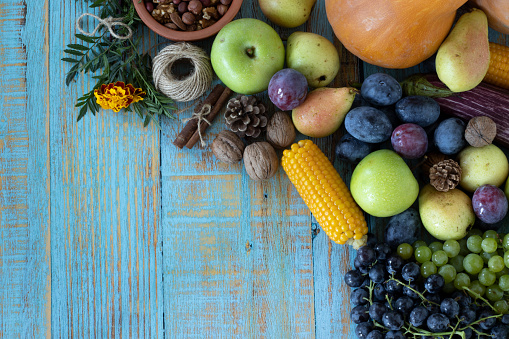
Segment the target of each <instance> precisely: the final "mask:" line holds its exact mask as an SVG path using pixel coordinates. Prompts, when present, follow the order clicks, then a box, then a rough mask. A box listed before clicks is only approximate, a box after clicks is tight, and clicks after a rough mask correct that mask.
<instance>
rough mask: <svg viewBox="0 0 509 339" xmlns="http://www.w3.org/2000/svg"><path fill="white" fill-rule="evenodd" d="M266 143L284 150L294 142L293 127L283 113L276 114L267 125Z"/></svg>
mask: <svg viewBox="0 0 509 339" xmlns="http://www.w3.org/2000/svg"><path fill="white" fill-rule="evenodd" d="M266 133H267V141H268V142H270V143H271V144H272V145H273V146H274V147H277V148H286V147H288V146H290V145H291V144H292V142H293V141H294V140H295V136H296V133H295V126H293V122H292V119H291V118H290V116H289V115H288V114H286V113H285V112H281V111H279V112H276V113H274V115H273V116H272V118H270V120H269V122H268V124H267V132H266Z"/></svg>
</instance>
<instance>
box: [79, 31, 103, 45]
mask: <svg viewBox="0 0 509 339" xmlns="http://www.w3.org/2000/svg"><path fill="white" fill-rule="evenodd" d="M74 36H76V38H78V39H80V40H83V41H85V42H88V43H90V44H91V43H94V42H95V40H97V39H99V38H100V37H95V36H87V35H83V34H79V33H76V34H75V35H74Z"/></svg>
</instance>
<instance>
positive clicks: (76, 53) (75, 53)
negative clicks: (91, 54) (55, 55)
mask: <svg viewBox="0 0 509 339" xmlns="http://www.w3.org/2000/svg"><path fill="white" fill-rule="evenodd" d="M64 52H65V53H68V54H72V55H77V56H83V53H81V52H78V51H75V50H74V49H64Z"/></svg>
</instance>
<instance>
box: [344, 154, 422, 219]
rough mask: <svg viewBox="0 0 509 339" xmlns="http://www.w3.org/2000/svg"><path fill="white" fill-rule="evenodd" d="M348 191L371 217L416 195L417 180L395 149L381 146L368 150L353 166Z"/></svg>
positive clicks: (391, 210)
mask: <svg viewBox="0 0 509 339" xmlns="http://www.w3.org/2000/svg"><path fill="white" fill-rule="evenodd" d="M350 191H351V193H352V196H353V198H354V200H355V201H356V202H357V204H358V205H359V206H360V208H362V209H363V210H364V211H366V212H367V213H369V214H371V215H373V216H375V217H390V216H393V215H396V214H398V213H401V212H403V211H404V210H406V209H407V208H409V207H410V206H411V205H412V204H413V203H414V201H415V200H416V199H417V195H418V194H419V184H418V183H417V180H416V179H415V177H414V175H413V173H412V171H411V170H410V168H408V166H407V164H406V163H405V161H404V160H403V158H401V157H400V156H399V155H398V154H397V153H396V152H394V151H391V150H387V149H382V150H378V151H375V152H372V153H370V154H368V155H367V156H366V157H365V158H364V159H362V160H361V162H360V163H359V164H358V165H357V166H356V167H355V169H354V171H353V173H352V179H351V181H350Z"/></svg>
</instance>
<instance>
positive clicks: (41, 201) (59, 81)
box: [0, 0, 507, 338]
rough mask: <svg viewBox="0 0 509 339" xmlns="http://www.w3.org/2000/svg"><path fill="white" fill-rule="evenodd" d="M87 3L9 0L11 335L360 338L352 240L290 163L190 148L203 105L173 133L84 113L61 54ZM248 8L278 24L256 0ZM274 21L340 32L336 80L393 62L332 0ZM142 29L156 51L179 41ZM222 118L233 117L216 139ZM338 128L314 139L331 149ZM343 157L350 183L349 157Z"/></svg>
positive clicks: (1, 110)
mask: <svg viewBox="0 0 509 339" xmlns="http://www.w3.org/2000/svg"><path fill="white" fill-rule="evenodd" d="M88 5H89V3H88V2H87V1H82V0H77V1H76V0H65V1H56V0H53V1H50V0H37V1H36V0H28V1H21V0H15V1H6V0H1V1H0V13H1V20H0V87H1V88H2V93H1V102H0V239H1V242H0V338H43V337H50V336H52V337H55V338H119V337H123V338H128V337H133V338H163V337H166V338H205V337H209V338H219V337H225V338H226V337H229V338H313V337H316V338H353V337H354V336H353V332H352V331H353V326H352V325H351V324H350V321H349V311H350V306H349V303H348V295H349V293H348V292H349V291H348V288H347V287H346V286H345V285H344V284H343V283H342V275H343V274H344V272H345V271H346V270H348V269H349V267H350V266H351V263H352V253H353V251H352V250H351V249H350V248H349V247H347V246H340V245H336V244H333V243H331V242H330V241H329V240H328V238H327V236H326V235H325V233H324V232H321V231H320V229H319V227H318V225H317V224H316V222H315V221H314V220H313V219H312V216H311V215H310V212H309V210H308V209H307V207H306V206H305V205H304V203H303V201H302V200H301V198H300V197H299V196H298V193H297V192H296V190H295V189H294V188H293V186H292V185H291V183H290V182H289V180H288V178H287V177H286V175H285V174H284V172H283V171H282V169H279V170H278V172H277V174H276V176H275V177H273V178H272V179H270V180H268V181H264V182H254V181H252V180H250V179H249V177H248V176H247V175H246V172H245V170H244V169H243V167H242V166H241V165H240V164H239V165H225V164H224V163H221V162H218V161H217V160H216V158H215V157H214V156H213V154H212V153H211V151H210V148H209V147H205V148H201V147H195V148H194V149H192V150H187V149H186V150H180V149H177V148H176V147H175V146H174V145H173V144H172V141H173V139H174V138H175V136H176V134H177V133H178V131H179V130H180V129H181V128H182V126H183V124H182V122H181V120H182V119H184V118H188V117H189V116H190V114H191V110H190V109H189V110H184V111H183V112H182V113H180V114H179V116H178V117H177V119H175V120H170V119H166V118H163V119H161V120H160V123H161V126H162V128H161V129H158V128H157V127H156V126H155V125H154V124H151V125H149V126H148V127H147V128H144V127H143V124H142V121H141V120H140V119H139V118H138V117H137V116H135V115H133V114H127V113H113V112H112V111H101V112H100V113H99V114H98V115H97V116H95V117H94V116H92V115H89V116H86V117H85V118H84V119H83V120H82V121H80V122H78V123H77V122H76V117H77V113H78V111H77V109H76V108H75V107H74V104H75V100H76V98H77V96H79V95H81V94H83V93H84V92H87V91H89V89H90V88H91V86H93V84H94V82H93V81H92V80H91V78H90V77H79V78H78V81H76V82H74V83H73V84H72V85H71V86H69V87H66V86H65V84H64V78H65V74H66V72H67V71H68V70H69V65H68V64H65V63H64V62H62V61H61V58H62V57H63V56H64V52H63V50H64V48H65V46H66V45H67V44H69V43H72V42H74V41H75V38H74V33H75V22H76V19H77V17H79V16H80V15H81V14H82V13H84V12H92V13H93V12H94V10H92V9H89V7H88ZM237 17H238V18H240V17H255V18H259V19H261V20H264V21H267V22H268V20H267V19H266V18H265V17H264V16H263V14H262V13H261V10H260V8H259V7H258V3H257V1H256V0H244V4H243V6H242V8H241V11H240V13H239V15H238V16H237ZM273 27H274V28H275V29H276V30H277V31H278V32H279V33H280V35H281V36H282V38H283V39H285V38H286V37H288V36H289V35H290V34H291V33H292V32H293V31H296V30H302V31H311V32H314V33H318V34H321V35H323V36H325V37H327V38H328V39H330V40H331V41H334V43H335V44H336V46H337V47H338V51H339V52H340V57H341V63H342V70H341V72H340V74H339V75H338V77H337V78H336V80H335V82H334V84H333V86H335V87H339V86H345V85H347V84H348V82H349V81H359V80H361V78H362V75H363V74H364V75H367V74H370V73H373V72H376V71H380V69H378V68H376V67H372V66H370V65H363V64H362V63H361V62H359V61H358V60H357V59H356V58H355V57H354V56H352V55H351V54H350V53H348V52H347V51H346V50H345V49H344V48H343V47H342V46H341V44H340V43H339V42H338V41H337V40H335V38H334V35H333V33H332V29H331V27H330V25H329V24H328V22H327V20H326V16H325V5H324V1H323V0H318V2H317V4H316V5H315V7H314V9H313V12H312V14H311V18H310V20H309V22H308V23H306V24H304V25H302V26H300V27H298V28H296V29H291V30H290V29H283V28H280V27H277V26H275V25H273ZM142 33H143V35H144V47H145V49H146V50H149V49H150V48H151V47H153V46H155V45H156V44H158V43H165V42H168V41H167V40H165V39H163V38H161V37H158V36H156V35H155V34H153V33H152V32H150V31H149V30H148V29H145V31H144V32H142ZM492 33H493V32H492ZM493 34H494V33H493ZM493 39H498V41H503V42H506V43H507V41H506V40H503V39H504V37H502V36H500V35H496V34H495V35H493ZM501 39H502V40H501ZM211 43H212V39H208V40H205V41H201V42H198V43H196V44H197V45H198V46H200V47H203V48H204V49H206V50H207V51H210V46H211ZM161 48H162V47H161ZM155 52H156V51H155V49H152V50H151V53H152V54H153V55H154V53H155ZM427 67H428V68H427ZM419 70H420V71H427V70H429V65H428V66H427V65H426V64H423V65H420V66H419V67H416V68H413V69H412V70H402V71H394V72H392V74H394V75H395V76H396V77H398V78H402V77H404V76H405V75H406V74H409V73H412V72H415V71H419ZM216 82H217V80H216ZM262 98H263V99H264V100H265V101H266V102H267V101H268V100H267V97H266V96H262ZM187 105H188V103H186V104H183V103H182V104H179V108H184V107H185V106H187ZM223 129H224V118H223V117H221V118H220V119H218V120H217V121H215V122H214V124H213V126H212V127H211V128H210V129H209V130H208V131H207V134H206V138H205V140H206V142H207V143H208V144H210V142H211V141H212V139H213V138H214V136H215V135H216V134H217V133H218V132H219V131H221V130H223ZM339 136H340V133H337V134H336V135H334V136H332V137H328V138H325V139H320V140H316V142H317V143H318V144H319V146H320V147H321V149H322V150H323V151H324V152H326V154H328V155H329V156H330V157H331V159H332V156H333V148H334V145H335V142H336V141H337V140H338V138H339ZM335 164H336V167H337V168H338V170H339V171H340V174H341V175H342V177H343V178H344V180H345V181H347V182H348V181H349V174H350V173H351V171H352V166H351V165H347V164H340V163H338V162H337V161H336V163H335ZM369 223H370V227H371V229H372V230H373V231H374V232H376V233H378V234H380V233H381V232H382V230H383V223H384V220H380V219H377V220H375V219H373V218H371V219H370V220H369Z"/></svg>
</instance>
